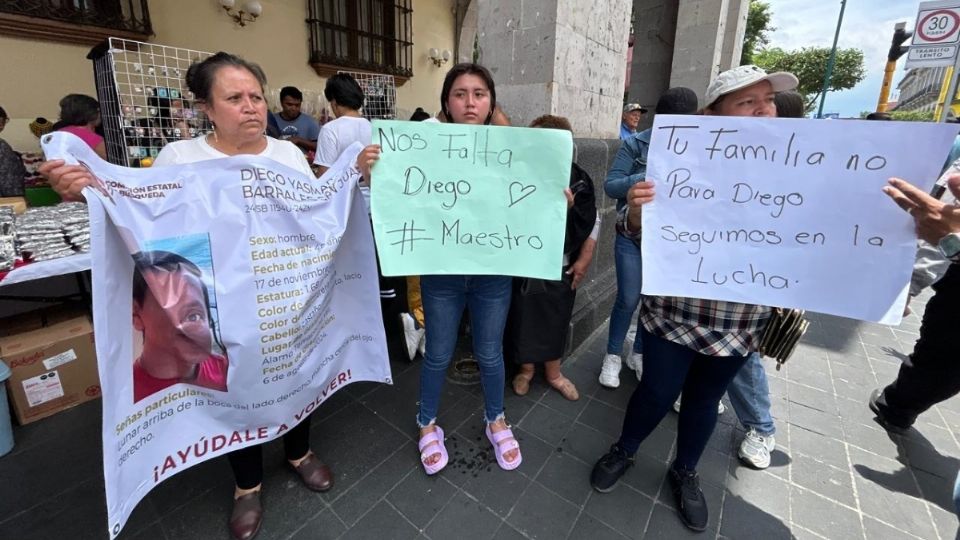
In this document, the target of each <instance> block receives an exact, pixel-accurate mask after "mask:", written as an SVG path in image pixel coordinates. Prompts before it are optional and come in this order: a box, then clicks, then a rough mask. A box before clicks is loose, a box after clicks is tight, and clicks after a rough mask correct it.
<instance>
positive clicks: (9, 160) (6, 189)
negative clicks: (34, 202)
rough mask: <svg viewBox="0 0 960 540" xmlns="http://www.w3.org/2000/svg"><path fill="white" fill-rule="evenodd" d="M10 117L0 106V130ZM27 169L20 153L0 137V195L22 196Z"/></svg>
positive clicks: (5, 125)
mask: <svg viewBox="0 0 960 540" xmlns="http://www.w3.org/2000/svg"><path fill="white" fill-rule="evenodd" d="M9 121H10V117H8V116H7V111H5V110H3V107H0V131H3V128H5V127H7V122H9ZM26 175H27V170H26V168H25V167H24V166H23V160H22V159H20V154H18V153H16V152H14V151H13V148H11V147H10V145H9V144H7V141H5V140H3V139H0V197H22V196H23V178H24V177H25V176H26Z"/></svg>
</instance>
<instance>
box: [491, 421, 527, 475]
mask: <svg viewBox="0 0 960 540" xmlns="http://www.w3.org/2000/svg"><path fill="white" fill-rule="evenodd" d="M484 431H485V432H486V434H487V440H489V441H490V444H492V445H493V454H494V455H495V456H497V463H498V464H500V468H501V469H503V470H505V471H512V470H514V469H516V468H517V467H519V466H520V462H521V461H523V456H521V455H520V443H518V442H517V439H516V438H514V436H513V432H512V431H510V428H507V429H504V430H502V431H497V432H493V431H492V430H491V429H490V424H487V427H486V429H485V430H484ZM511 450H516V451H517V457H516V458H514V460H513V461H507V458H505V457H504V454H506V453H507V452H509V451H511Z"/></svg>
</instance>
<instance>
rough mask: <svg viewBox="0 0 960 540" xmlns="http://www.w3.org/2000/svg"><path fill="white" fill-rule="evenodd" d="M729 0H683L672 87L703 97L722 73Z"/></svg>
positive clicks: (678, 20)
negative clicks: (713, 80)
mask: <svg viewBox="0 0 960 540" xmlns="http://www.w3.org/2000/svg"><path fill="white" fill-rule="evenodd" d="M729 2H730V0H680V6H679V10H678V11H677V33H676V39H675V41H674V49H673V71H672V73H671V78H670V86H686V87H688V88H690V89H692V90H693V91H694V92H696V93H697V95H698V96H700V99H701V105H703V103H702V100H703V94H704V93H705V92H706V90H707V86H708V85H709V84H710V81H711V80H712V79H713V78H714V77H715V76H716V75H717V73H719V71H720V65H721V55H722V53H723V43H724V34H725V31H726V26H727V6H728V5H729Z"/></svg>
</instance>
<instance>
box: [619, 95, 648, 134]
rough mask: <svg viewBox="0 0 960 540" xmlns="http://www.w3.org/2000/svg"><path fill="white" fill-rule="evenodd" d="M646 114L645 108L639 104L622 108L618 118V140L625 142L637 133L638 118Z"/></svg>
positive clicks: (629, 104)
mask: <svg viewBox="0 0 960 540" xmlns="http://www.w3.org/2000/svg"><path fill="white" fill-rule="evenodd" d="M646 112H647V108H646V107H644V106H643V105H640V104H639V103H627V104H626V105H624V106H623V115H621V116H620V140H621V141H625V140H627V139H628V138H629V137H631V136H633V134H634V133H636V132H637V126H639V125H640V117H641V116H643V115H644V114H645V113H646Z"/></svg>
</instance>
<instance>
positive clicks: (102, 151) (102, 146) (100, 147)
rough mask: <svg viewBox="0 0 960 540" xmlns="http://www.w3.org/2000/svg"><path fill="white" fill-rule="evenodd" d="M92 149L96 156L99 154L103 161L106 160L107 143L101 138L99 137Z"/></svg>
mask: <svg viewBox="0 0 960 540" xmlns="http://www.w3.org/2000/svg"><path fill="white" fill-rule="evenodd" d="M93 151H94V152H96V153H97V155H98V156H100V159H102V160H104V161H106V160H107V143H106V141H104V140H103V139H100V142H99V143H97V145H96V146H94V147H93Z"/></svg>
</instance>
